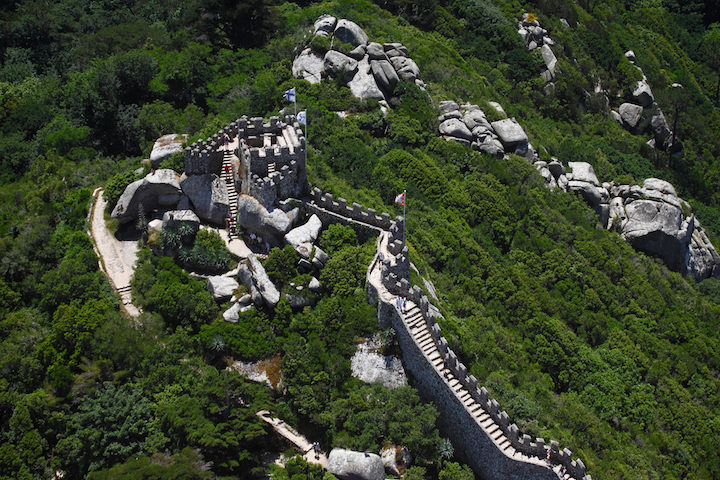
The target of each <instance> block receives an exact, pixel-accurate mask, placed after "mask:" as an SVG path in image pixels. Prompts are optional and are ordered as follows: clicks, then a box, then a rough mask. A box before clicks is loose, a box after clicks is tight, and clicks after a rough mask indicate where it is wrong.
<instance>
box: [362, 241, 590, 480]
mask: <svg viewBox="0 0 720 480" xmlns="http://www.w3.org/2000/svg"><path fill="white" fill-rule="evenodd" d="M406 253H407V247H405V249H404V250H403V253H401V254H398V255H395V256H394V258H387V257H385V258H384V259H383V260H382V262H381V263H382V264H381V265H380V268H381V272H382V277H381V278H382V283H383V286H384V287H385V288H386V289H387V290H388V291H389V292H390V293H392V294H394V295H398V296H400V297H404V298H407V299H408V300H410V301H412V302H413V303H415V304H416V305H418V307H419V308H420V312H421V313H422V317H423V319H424V321H425V322H426V324H427V326H428V330H429V331H430V334H431V337H432V338H433V341H434V342H435V344H436V346H437V349H438V351H439V352H440V353H441V354H442V355H443V356H444V357H445V365H446V366H447V368H449V369H450V371H451V372H452V374H453V376H454V377H455V378H457V379H458V380H459V381H460V383H461V384H462V385H463V387H465V389H466V390H467V391H468V392H469V393H470V395H471V397H472V398H473V400H475V402H477V403H478V404H479V405H480V406H481V407H482V409H483V410H484V411H485V412H486V413H487V414H488V415H489V416H490V417H491V418H492V420H493V422H494V423H495V424H496V425H497V426H498V427H499V428H500V429H501V430H502V432H503V434H504V435H505V437H506V438H507V439H508V440H509V441H510V444H511V445H512V447H513V448H514V449H515V450H516V451H519V452H521V453H523V454H525V455H528V456H533V457H537V458H540V459H545V458H546V456H547V446H546V444H545V440H544V439H542V438H536V439H535V440H534V441H533V440H532V438H531V437H530V436H529V435H520V432H519V429H518V427H517V425H515V424H514V423H511V421H510V417H509V415H508V414H507V412H505V411H501V410H500V405H499V404H498V402H497V401H496V400H495V399H492V398H490V397H489V393H488V391H487V389H486V388H485V387H483V386H479V385H478V380H477V378H475V377H474V376H473V375H468V369H467V367H466V366H465V365H464V364H463V363H462V362H461V360H460V359H459V358H458V356H457V355H456V354H455V352H453V351H452V349H450V348H449V347H448V342H447V340H446V339H445V338H444V337H443V336H442V332H441V328H440V325H438V324H437V320H438V319H441V318H442V315H441V314H439V313H436V312H437V309H435V308H430V307H431V303H430V301H429V300H428V298H427V297H426V296H425V295H423V294H422V289H421V288H420V287H418V286H417V285H415V286H411V285H410V282H409V281H408V280H407V278H409V275H408V276H399V275H398V274H397V273H396V271H395V270H396V266H397V265H398V264H401V263H404V262H406V260H405V259H404V258H403V257H404V255H406ZM378 261H379V260H378ZM408 263H409V262H408ZM375 297H376V298H377V294H376V295H375ZM381 303H382V302H381ZM390 307H392V306H390ZM392 310H393V311H392V312H390V313H391V314H392V315H396V316H397V317H398V318H396V319H390V320H389V319H381V325H384V326H392V327H393V328H395V330H396V332H399V331H403V334H404V335H408V336H411V334H410V332H409V331H407V328H406V327H405V324H404V322H403V321H402V318H401V317H400V315H399V314H398V313H397V311H396V309H394V308H392ZM387 314H388V313H387V312H386V315H387ZM410 340H411V339H410ZM402 343H406V345H403V344H402ZM402 343H401V347H402V351H403V358H404V359H405V352H406V348H407V349H413V348H415V347H414V342H413V344H412V345H411V344H410V343H409V342H402ZM416 361H422V362H423V363H424V364H423V365H419V366H418V367H416V369H417V370H418V371H424V372H425V373H423V376H427V375H429V373H427V371H429V370H430V369H432V371H433V373H434V374H437V371H436V370H435V369H434V367H433V366H432V365H431V364H430V363H429V362H428V359H427V358H426V357H425V356H424V355H418V356H417V359H416ZM406 362H407V360H406ZM408 363H409V362H408ZM410 370H411V372H412V369H410ZM415 379H416V380H419V381H421V382H424V381H425V380H424V378H422V379H421V378H419V376H418V375H417V374H415ZM424 391H428V390H424ZM443 392H445V393H443ZM430 393H431V396H432V397H439V398H438V399H436V398H433V399H434V400H436V402H439V403H440V404H445V405H447V402H448V399H447V398H444V397H445V396H447V395H450V394H451V392H450V389H449V388H447V386H446V385H445V384H444V383H443V384H442V388H434V389H431V392H430ZM440 397H443V398H441V399H440ZM442 416H444V414H441V417H442ZM446 423H448V424H455V425H456V426H457V427H458V428H457V430H455V429H451V430H449V431H451V432H457V433H459V435H460V443H461V444H465V443H467V445H463V447H464V449H465V451H466V452H470V451H471V450H470V447H471V445H470V444H474V442H476V441H477V440H476V439H473V440H472V441H469V440H467V439H464V437H465V436H466V432H469V431H473V430H474V429H475V425H476V424H477V422H476V420H475V419H474V418H473V417H468V418H466V419H465V421H461V420H460V419H459V418H455V419H452V420H450V419H446ZM460 424H462V426H460ZM483 435H485V434H484V433H483ZM485 436H486V435H485ZM455 439H456V440H457V438H455ZM492 445H493V447H495V444H492ZM550 448H551V449H552V453H551V456H552V461H553V463H555V464H560V465H563V466H564V467H565V470H566V473H567V474H568V475H570V477H571V478H574V479H577V480H591V477H590V475H586V472H585V464H584V463H583V462H582V460H580V459H577V460H573V459H572V451H571V450H569V449H567V448H564V449H562V450H561V449H560V448H559V445H558V443H557V442H556V441H554V440H553V441H551V442H550ZM494 450H495V453H494V455H497V456H504V457H507V458H508V459H509V460H512V461H515V462H517V463H522V462H520V461H518V460H513V459H512V458H510V457H508V456H507V455H506V454H505V453H504V452H502V451H500V450H499V449H498V448H494ZM477 452H479V454H481V455H486V453H485V452H487V449H482V450H478V451H477ZM465 461H466V462H468V463H469V464H470V465H483V466H482V468H483V469H486V468H487V466H488V465H491V464H493V463H497V460H490V459H485V460H483V462H482V463H481V464H478V460H477V459H476V458H472V457H471V456H470V457H468V458H466V459H465ZM478 468H480V467H478ZM507 468H509V469H510V470H506V469H507ZM517 468H520V469H522V468H525V467H522V468H521V467H503V471H504V472H505V474H507V472H508V471H514V469H517ZM528 468H529V467H528ZM536 473H537V472H536ZM505 474H503V475H505ZM528 474H529V473H528ZM541 475H542V476H544V475H545V474H544V473H543V474H541ZM486 478H501V477H497V476H494V475H488V476H487V477H486ZM505 478H510V477H505ZM526 478H539V477H537V476H534V475H530V476H528V477H526ZM551 478H553V477H551ZM554 478H557V477H556V476H555V477H554Z"/></svg>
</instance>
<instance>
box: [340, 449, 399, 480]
mask: <svg viewBox="0 0 720 480" xmlns="http://www.w3.org/2000/svg"><path fill="white" fill-rule="evenodd" d="M327 469H328V471H329V472H330V473H332V474H333V475H335V476H336V477H338V478H339V479H340V480H385V468H384V467H383V462H382V459H381V458H380V456H379V455H376V454H374V453H363V452H353V451H352V450H345V449H342V448H333V449H332V451H331V452H330V455H329V456H328V466H327Z"/></svg>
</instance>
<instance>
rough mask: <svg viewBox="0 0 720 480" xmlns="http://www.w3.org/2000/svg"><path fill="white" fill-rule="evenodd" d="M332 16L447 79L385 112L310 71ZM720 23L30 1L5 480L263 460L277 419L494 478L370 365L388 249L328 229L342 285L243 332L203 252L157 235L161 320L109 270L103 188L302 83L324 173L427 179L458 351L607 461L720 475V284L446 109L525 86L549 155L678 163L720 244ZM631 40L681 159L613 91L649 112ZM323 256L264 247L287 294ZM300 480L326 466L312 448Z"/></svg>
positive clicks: (9, 161) (608, 471)
mask: <svg viewBox="0 0 720 480" xmlns="http://www.w3.org/2000/svg"><path fill="white" fill-rule="evenodd" d="M324 13H329V14H332V15H335V16H337V17H339V18H347V19H349V20H352V21H354V22H356V23H357V24H358V25H360V26H361V27H362V28H363V29H364V30H365V31H366V32H367V34H368V36H369V37H370V38H371V39H372V40H373V41H377V42H381V43H382V42H401V43H402V44H403V45H405V46H406V47H407V48H408V50H409V54H410V56H411V57H412V58H413V59H414V60H415V62H417V64H418V66H419V68H420V70H421V72H422V78H423V80H424V81H425V83H426V84H427V88H426V90H422V89H421V88H419V87H418V86H417V85H415V84H414V83H411V82H401V83H400V84H399V85H398V87H397V89H396V90H395V96H396V98H395V101H393V102H391V103H392V105H391V107H392V108H390V109H389V111H388V112H387V114H383V112H382V110H381V108H380V105H379V104H378V102H376V101H363V100H359V99H357V98H354V97H353V96H352V95H351V93H350V90H349V89H348V88H347V87H346V86H345V85H344V84H342V83H341V82H337V81H334V80H333V79H329V78H328V79H325V80H323V81H322V82H321V83H319V84H314V85H311V84H309V83H307V82H306V81H304V80H299V79H295V78H293V76H292V62H293V58H294V56H295V55H297V54H298V53H299V52H300V51H301V50H302V49H303V48H304V47H305V46H306V45H308V43H309V42H310V41H311V27H312V24H313V22H314V21H315V20H316V19H317V18H318V17H319V16H320V15H321V14H324ZM523 13H532V14H533V15H534V16H536V17H537V18H538V19H539V21H540V22H541V24H542V25H543V27H544V28H546V29H547V30H548V31H549V32H550V35H551V36H552V38H553V39H554V41H555V43H556V55H557V57H558V65H559V69H558V71H559V73H558V74H557V77H556V79H555V81H554V83H555V89H554V91H552V92H547V91H545V89H544V86H545V81H544V80H543V79H542V78H541V77H540V72H541V69H542V66H543V63H542V58H541V57H540V55H539V52H537V51H533V52H530V51H528V50H527V49H526V48H525V46H524V44H523V42H522V38H521V37H520V35H518V33H517V28H516V26H517V22H518V20H519V19H520V18H522V15H523ZM561 19H562V20H564V23H567V24H568V25H570V27H569V28H567V27H565V26H564V25H563V22H561ZM719 22H720V11H719V10H718V9H717V6H716V4H715V3H714V2H711V1H709V0H708V1H706V2H701V1H693V0H579V1H577V2H573V1H571V0H554V1H547V0H492V1H491V0H455V1H449V0H423V1H420V2H413V1H407V0H389V1H381V0H378V1H376V2H370V1H369V0H361V1H350V0H326V1H324V2H318V3H310V2H296V3H289V2H280V1H273V0H252V1H248V2H230V1H223V0H192V1H179V0H127V1H122V2H120V1H111V0H107V1H89V0H59V1H55V2H48V1H41V0H24V1H23V0H19V1H10V2H5V3H4V4H3V6H2V7H0V30H1V32H2V33H1V34H0V55H1V57H0V60H1V65H2V68H0V131H1V134H0V340H1V341H2V344H1V345H0V372H1V374H0V425H1V427H0V478H7V479H35V478H38V479H45V478H57V477H59V475H61V474H62V476H63V477H62V478H67V479H76V478H78V479H79V478H94V479H105V478H107V479H110V478H120V477H130V478H249V477H251V476H253V475H256V474H259V473H261V471H262V469H261V467H260V466H261V458H260V457H261V455H262V453H263V452H265V451H267V450H269V449H277V448H279V447H278V444H277V440H276V439H274V437H273V436H272V435H271V431H270V428H269V427H268V426H267V424H265V423H264V422H263V421H262V420H260V419H259V418H258V417H257V416H256V415H255V412H257V411H258V410H261V409H268V410H270V411H271V412H272V413H273V414H274V415H275V416H278V417H280V418H282V419H284V420H285V421H286V422H288V423H289V424H291V425H294V426H295V427H296V428H297V429H298V430H300V431H302V432H304V433H306V434H307V435H308V436H309V437H312V438H317V439H319V440H320V441H321V444H322V446H323V448H324V449H327V450H329V449H330V448H332V447H336V446H342V447H346V448H351V449H356V450H361V451H362V450H366V451H378V450H379V448H381V447H382V446H383V445H386V444H398V445H405V446H407V447H408V448H409V449H410V450H411V451H412V452H413V455H414V457H415V464H416V467H413V468H412V469H411V470H410V471H409V472H408V474H407V475H406V477H407V478H422V476H423V475H428V476H430V477H432V478H441V479H447V480H450V479H455V478H457V479H461V478H463V479H464V478H468V477H469V476H471V474H470V473H469V472H468V470H467V469H466V468H462V467H461V466H459V465H458V464H457V463H455V462H453V461H452V460H454V459H453V458H452V448H451V447H450V448H449V447H448V444H447V442H446V441H445V440H444V439H443V438H441V434H440V432H438V429H437V427H436V425H435V420H436V418H437V416H438V411H437V408H436V407H435V406H433V405H432V404H428V403H425V402H424V401H423V400H422V398H421V396H420V395H419V394H418V392H417V391H416V390H415V389H413V388H412V382H411V385H410V386H406V387H401V388H398V389H394V390H389V389H386V388H384V387H381V386H379V385H365V384H364V383H362V382H360V381H359V380H357V379H355V378H353V377H352V376H351V375H350V367H349V359H350V357H351V356H352V354H353V352H354V351H355V342H356V340H357V338H358V337H362V336H364V335H367V334H372V333H377V331H378V330H379V326H378V324H377V312H376V310H375V308H374V307H373V306H371V305H369V304H368V302H367V296H366V294H365V290H364V283H365V271H366V268H367V265H368V263H369V262H370V259H371V257H372V255H373V254H374V248H375V245H374V239H368V240H367V241H363V240H364V239H362V238H358V236H357V235H356V233H355V232H354V231H353V230H352V229H350V228H347V227H346V228H333V229H328V230H327V231H325V232H323V235H322V236H321V238H320V246H321V247H322V248H323V249H324V250H325V251H326V252H327V253H328V254H330V258H331V259H330V261H329V262H328V264H327V266H326V267H325V269H324V270H323V271H322V274H321V278H320V280H321V281H322V282H323V284H325V285H328V286H330V288H329V290H328V291H327V292H326V293H323V294H321V295H318V298H316V299H315V301H316V303H315V305H314V307H312V308H305V309H293V308H292V307H291V306H290V305H289V303H287V301H285V300H283V301H281V302H280V303H279V304H278V306H277V307H276V308H275V309H274V310H267V309H265V310H264V309H260V310H253V311H251V312H248V313H246V314H243V315H241V317H240V320H239V322H238V323H237V324H230V323H228V322H225V321H224V320H223V318H222V316H221V313H222V311H223V309H224V308H225V307H226V305H217V304H216V303H215V301H213V299H212V297H211V296H210V294H209V293H208V292H207V291H206V289H205V284H204V283H203V282H200V281H198V280H197V279H196V278H195V277H193V276H191V275H189V274H188V272H187V271H186V270H188V269H191V268H192V266H191V265H189V264H188V263H187V262H186V263H183V261H181V260H180V259H175V260H174V259H173V258H170V257H160V256H156V255H154V254H153V253H152V252H151V251H150V249H143V250H142V251H141V254H140V257H139V260H138V265H137V270H136V274H135V278H134V280H133V288H134V299H135V302H136V303H137V304H138V305H140V306H141V307H142V308H143V310H144V313H143V314H142V315H141V316H140V317H138V318H127V317H126V316H125V315H124V314H123V312H122V311H121V309H120V303H119V297H118V296H117V294H116V293H115V292H114V291H113V289H112V288H111V286H110V284H109V283H108V281H107V279H106V278H105V276H104V275H103V274H102V273H101V272H100V270H99V269H98V258H97V256H96V255H95V252H94V251H93V248H92V242H91V239H90V238H89V237H88V235H87V233H86V230H87V225H86V222H87V217H88V211H89V208H90V207H91V201H92V195H91V192H92V191H93V190H94V189H95V188H96V187H98V186H105V187H106V188H107V191H108V192H110V193H111V195H114V198H115V199H117V196H118V195H119V192H121V191H122V188H124V186H125V185H127V184H128V183H129V182H131V181H133V180H135V179H136V178H137V177H136V174H135V173H134V171H135V170H136V169H138V168H140V167H142V163H141V162H142V160H143V159H144V158H147V156H148V154H149V152H150V149H151V147H152V144H153V142H154V141H155V139H157V138H158V137H159V136H161V135H163V134H166V133H186V134H188V135H189V140H190V141H192V140H194V139H198V138H206V137H207V136H209V135H211V134H213V133H215V132H217V131H218V129H219V128H222V127H223V126H225V125H227V124H228V123H229V122H230V121H232V120H234V119H236V118H238V117H240V116H241V115H244V114H247V115H249V116H263V117H266V118H267V117H269V116H270V115H277V112H278V111H279V110H280V109H282V108H284V107H287V105H288V103H287V102H286V101H284V99H283V96H282V94H283V92H285V91H286V90H287V89H290V88H293V87H294V88H296V90H297V94H298V107H299V108H302V109H307V112H308V118H309V127H308V128H309V135H308V136H309V139H310V141H309V158H308V170H309V180H310V182H311V183H312V184H313V185H315V186H318V187H320V188H321V189H322V190H323V191H326V192H330V193H333V194H335V195H337V196H342V197H344V198H346V199H349V201H355V202H358V203H362V204H363V205H366V206H369V207H373V208H375V209H376V210H377V211H387V212H397V213H400V211H399V210H397V209H395V207H394V206H393V199H394V196H395V195H396V194H397V193H398V192H401V191H403V190H407V198H408V202H407V211H408V213H407V235H408V239H407V243H408V247H409V249H410V255H411V260H412V262H413V263H414V265H415V266H416V267H417V271H418V272H419V274H417V273H416V272H413V283H415V284H418V285H423V282H422V280H421V279H420V276H422V277H424V278H425V279H428V280H430V281H432V282H433V283H434V285H435V287H436V290H437V294H438V297H439V299H438V301H437V302H436V303H437V306H438V307H439V308H440V310H441V311H442V313H443V315H444V321H443V322H442V328H443V332H444V335H445V336H446V337H447V338H448V340H449V341H450V344H451V347H452V348H453V350H454V351H455V352H457V353H458V355H459V356H460V357H461V359H462V361H463V362H464V363H465V364H466V365H468V366H469V367H470V373H472V374H474V375H475V376H476V377H477V378H478V380H479V381H480V383H481V384H483V385H485V386H486V387H488V389H489V390H490V391H491V394H492V395H493V396H494V397H495V398H497V399H498V401H499V402H500V404H501V408H503V409H505V410H507V412H508V413H509V414H510V417H511V418H512V420H513V422H515V423H517V425H518V426H519V427H520V429H521V431H522V432H523V433H528V434H530V435H532V436H539V437H543V438H546V439H549V438H553V439H557V440H559V441H560V443H561V444H562V445H567V446H569V447H570V448H571V449H573V451H574V452H575V454H576V455H577V456H579V457H580V458H582V460H583V461H584V463H585V464H586V465H587V467H588V473H589V474H591V475H592V476H593V478H597V479H601V478H615V479H630V478H633V479H634V478H642V479H680V478H703V479H704V478H708V479H710V478H718V477H720V455H718V452H719V451H720V441H719V440H718V437H717V433H716V432H717V431H718V429H720V338H719V336H718V333H719V332H718V327H719V320H720V284H718V280H717V279H715V278H711V279H707V280H704V281H702V282H699V283H696V282H694V281H693V280H692V279H690V278H683V277H682V276H681V275H680V274H678V273H675V272H672V271H670V270H668V269H667V268H666V266H665V265H664V264H663V263H662V261H661V260H659V259H656V258H652V257H649V256H646V255H644V254H642V253H638V252H636V251H635V250H633V249H632V248H631V247H630V246H629V245H627V244H626V243H625V242H624V241H623V240H622V238H620V236H618V235H617V234H616V233H612V232H608V231H606V230H604V229H602V228H599V227H598V225H597V216H596V215H595V213H594V212H593V211H592V210H591V209H590V207H588V206H587V205H586V204H585V203H584V202H583V200H582V199H581V198H580V197H578V196H576V195H575V194H573V193H567V194H565V193H558V192H553V191H550V190H549V189H547V188H546V187H545V184H544V180H543V179H542V177H540V176H539V174H538V173H537V172H536V170H535V168H534V167H533V166H532V165H530V164H528V163H527V161H526V160H525V159H521V158H519V157H516V156H515V155H509V157H508V158H507V159H497V158H494V157H490V156H488V155H482V154H480V153H478V152H475V151H472V150H469V149H466V148H465V147H463V146H462V145H459V144H455V143H453V142H447V141H445V140H444V139H442V138H441V137H439V136H438V135H437V131H438V121H437V117H438V113H439V111H438V104H439V102H440V101H442V100H455V101H458V103H460V102H461V101H462V102H471V103H475V104H478V105H480V106H481V107H483V109H484V110H485V111H486V112H488V115H489V116H490V115H492V113H491V112H492V111H493V109H492V107H490V106H489V105H488V103H487V102H488V101H496V102H500V103H501V104H502V105H503V107H504V108H505V110H506V111H507V112H508V114H509V115H511V116H514V117H516V118H517V119H518V121H519V122H520V123H521V124H522V125H523V127H524V128H525V129H526V131H527V133H528V135H529V137H530V140H531V141H532V142H533V145H535V147H536V149H537V151H538V153H539V155H540V158H541V159H543V160H549V159H550V157H551V156H555V157H558V158H559V159H560V160H562V161H563V162H568V161H585V162H589V163H590V164H592V165H593V167H594V168H595V171H596V172H597V174H598V177H599V178H600V180H601V181H611V180H614V181H618V182H623V183H642V180H643V179H645V178H648V177H657V178H661V179H665V180H668V181H670V182H671V183H672V184H673V185H674V186H675V188H676V189H677V190H678V194H679V195H680V196H682V197H683V198H684V199H686V200H688V201H689V202H690V204H691V205H692V208H693V211H694V214H695V215H696V216H697V218H698V219H699V220H700V222H701V223H702V225H703V226H704V227H705V228H706V230H707V231H708V233H709V235H710V238H711V239H712V241H713V242H714V243H715V245H717V246H720V109H719V107H720V103H719V98H718V92H719V90H720V23H719ZM627 50H633V51H634V52H635V54H636V57H637V63H638V65H639V66H641V67H642V69H643V72H644V73H645V75H647V77H648V80H649V82H650V84H651V85H652V88H653V91H654V92H655V96H656V100H657V102H658V103H659V105H660V106H661V107H662V108H663V110H664V111H665V112H666V115H667V116H668V120H669V121H671V122H672V124H673V125H674V131H675V135H677V137H678V139H679V140H680V142H681V143H682V149H681V150H679V151H678V150H677V149H676V150H667V151H664V150H660V149H658V150H653V149H652V148H649V147H648V145H647V144H646V142H647V140H648V139H649V138H650V137H649V136H648V135H632V134H630V133H629V132H627V131H625V130H624V129H623V128H622V127H621V126H620V125H618V124H617V123H616V122H615V121H613V120H612V119H611V118H609V115H608V109H607V106H606V104H605V97H604V94H603V95H601V94H599V93H592V92H595V90H594V86H595V85H596V84H598V82H600V83H601V84H602V85H603V86H604V89H605V92H607V93H608V101H609V104H610V107H612V108H616V107H617V106H618V105H619V104H620V103H622V102H623V101H624V98H626V97H627V95H628V89H629V87H630V86H631V85H632V84H633V83H634V82H636V81H637V79H638V77H637V74H638V73H637V71H636V70H635V69H634V68H633V67H632V65H631V64H630V63H629V61H628V60H627V58H626V57H625V55H624V52H625V51H627ZM673 83H680V84H682V85H683V88H682V89H677V88H675V89H673V88H671V85H672V84H673ZM338 111H345V112H348V115H346V116H345V115H343V116H340V115H337V114H336V113H335V112H338ZM166 166H168V167H169V168H179V169H180V170H182V165H181V162H180V164H178V162H177V159H174V160H173V161H169V162H168V164H167V165H166ZM205 241H206V243H207V245H209V247H208V248H211V247H212V248H213V249H215V251H216V253H217V254H218V255H221V254H222V255H224V254H225V252H222V251H221V250H222V248H221V247H218V246H217V245H214V244H213V241H212V239H205ZM218 252H219V253H218ZM297 259H298V257H297V256H296V253H295V251H294V250H292V249H288V248H285V249H280V248H276V249H273V250H272V252H271V253H270V255H269V258H268V259H267V260H265V267H266V269H267V270H268V273H269V274H270V276H271V278H272V279H273V280H274V281H275V282H276V283H277V284H278V285H279V286H280V287H281V288H285V287H287V286H289V285H290V284H291V283H295V282H301V283H302V282H304V281H306V280H307V278H306V277H303V275H301V274H300V273H299V272H298V271H297V269H296V268H295V265H296V263H297ZM227 261H229V260H227ZM181 267H185V269H183V268H181ZM384 333H385V337H391V336H392V335H391V332H384ZM387 343H388V347H387V348H388V349H392V348H393V345H392V341H391V339H389V340H388V342H387ZM233 359H235V360H248V361H251V360H263V359H271V361H272V362H275V364H276V366H277V368H278V369H279V370H280V371H281V372H282V388H279V389H277V390H276V389H273V388H270V387H268V386H266V385H264V384H257V383H254V382H250V381H249V380H247V379H246V378H244V377H242V376H241V375H239V374H237V373H236V372H234V371H232V370H228V369H226V368H225V367H226V366H227V364H228V361H232V360H233ZM276 386H277V385H276ZM289 455H290V454H289ZM60 472H62V473H60ZM273 474H274V475H275V478H292V479H293V480H299V479H302V478H313V479H319V478H323V476H324V475H326V474H324V473H323V472H322V471H321V470H320V469H319V468H318V467H315V466H311V465H308V464H306V463H305V462H304V460H302V459H301V458H299V457H298V458H294V459H293V460H291V462H290V463H288V464H287V468H286V469H275V470H273ZM326 478H327V477H326Z"/></svg>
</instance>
